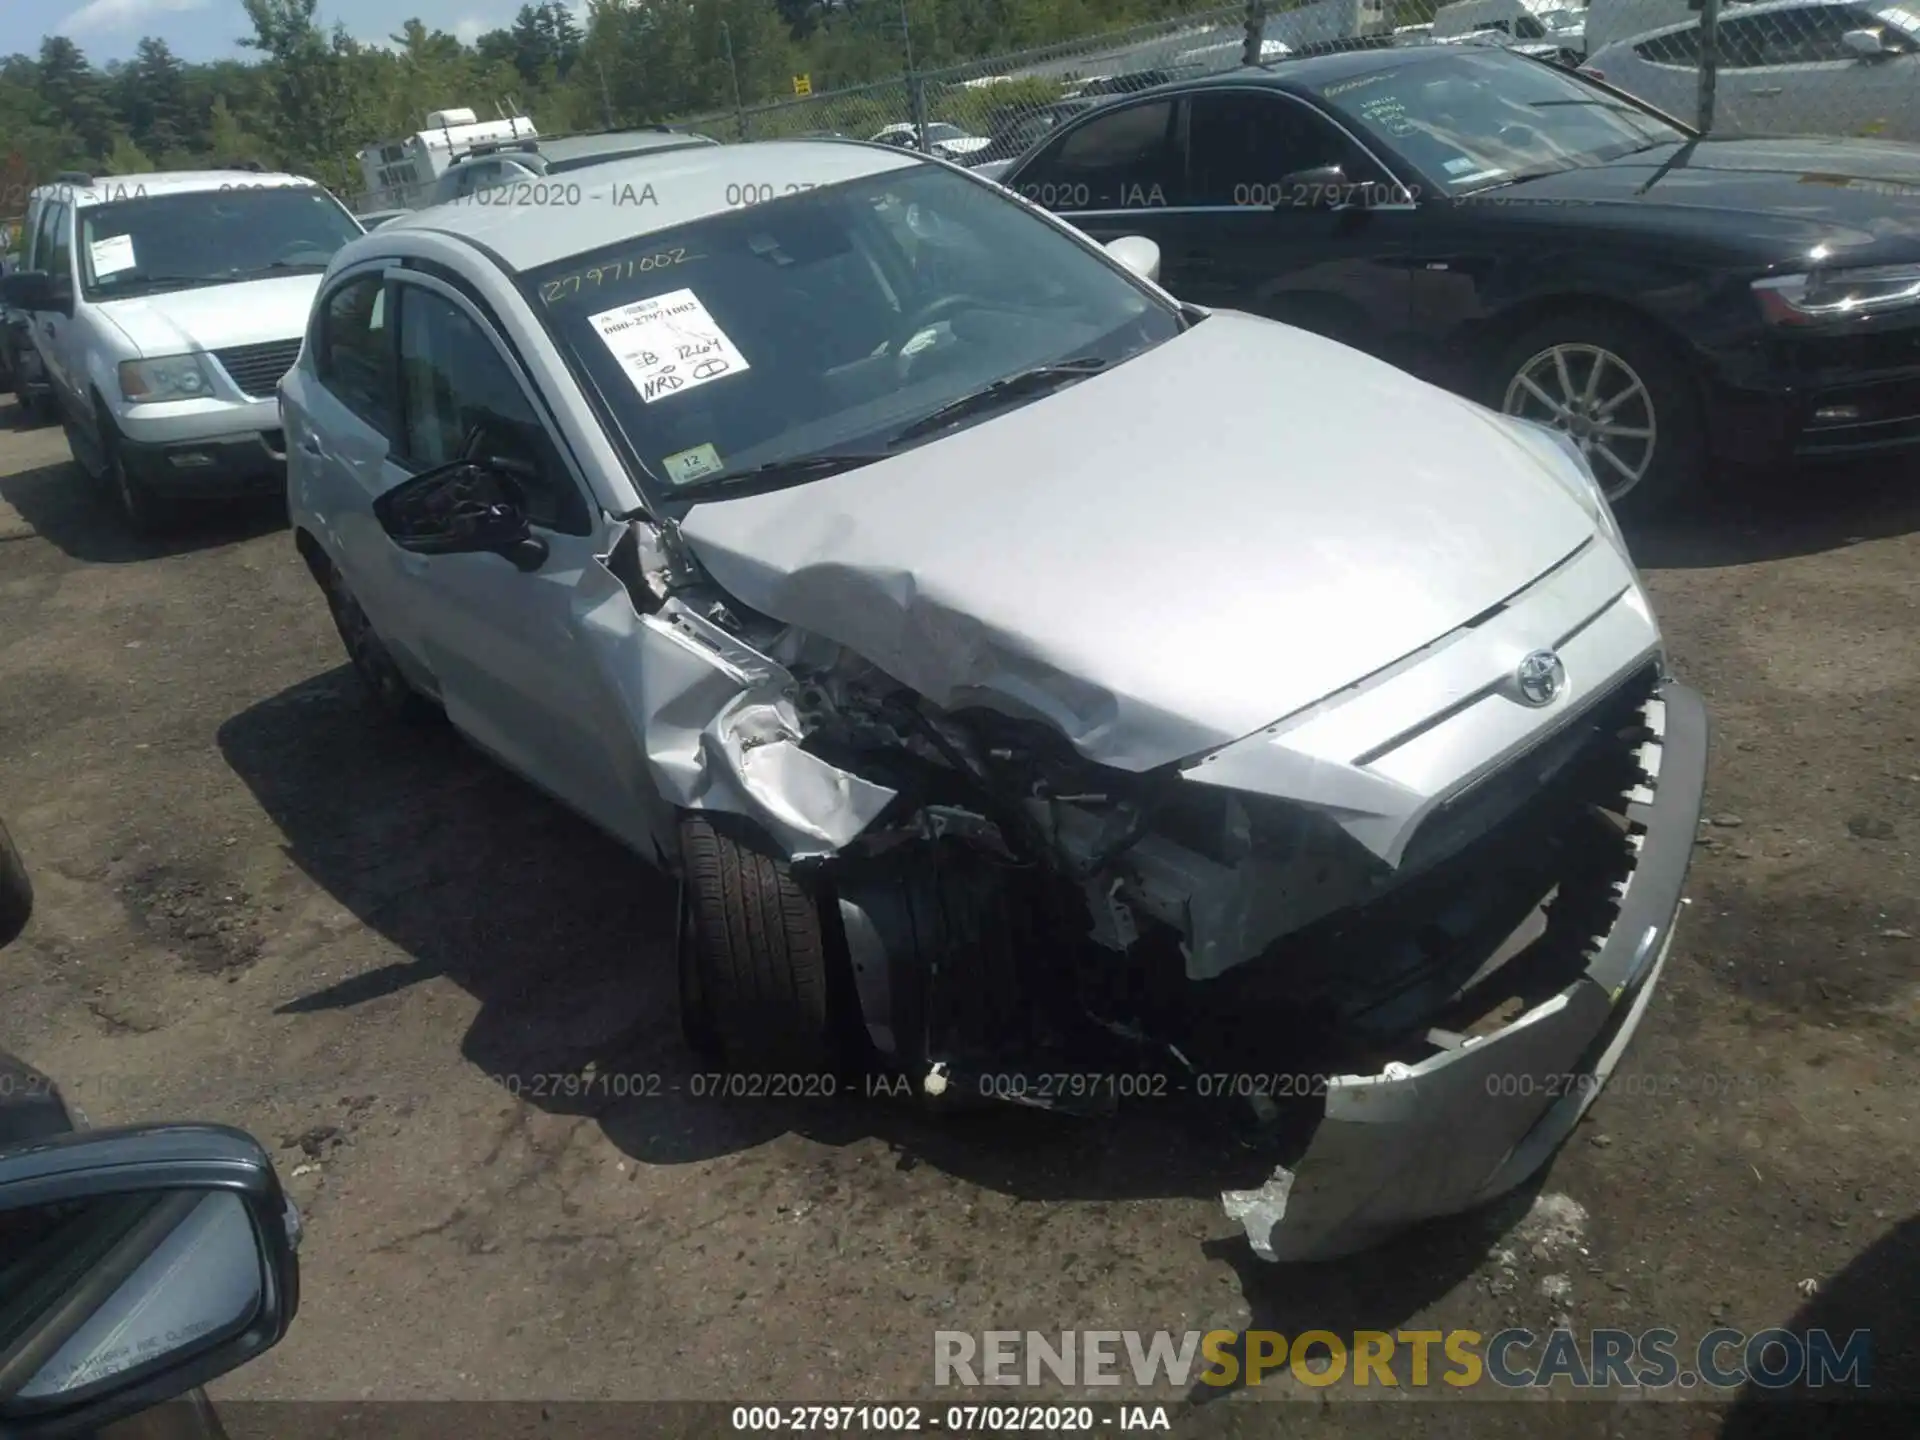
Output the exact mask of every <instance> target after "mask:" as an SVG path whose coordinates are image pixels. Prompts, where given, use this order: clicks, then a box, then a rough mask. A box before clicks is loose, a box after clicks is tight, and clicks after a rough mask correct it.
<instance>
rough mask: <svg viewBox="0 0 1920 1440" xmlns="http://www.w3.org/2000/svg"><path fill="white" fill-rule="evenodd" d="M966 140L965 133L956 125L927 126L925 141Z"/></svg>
mask: <svg viewBox="0 0 1920 1440" xmlns="http://www.w3.org/2000/svg"><path fill="white" fill-rule="evenodd" d="M967 138H968V137H967V132H966V131H964V130H962V129H961V128H960V127H959V126H958V125H943V124H935V125H929V126H927V139H929V140H965V139H967Z"/></svg>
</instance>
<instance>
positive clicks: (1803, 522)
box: [1627, 457, 1920, 570]
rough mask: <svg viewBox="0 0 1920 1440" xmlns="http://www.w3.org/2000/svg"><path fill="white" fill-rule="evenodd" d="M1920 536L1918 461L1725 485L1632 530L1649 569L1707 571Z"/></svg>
mask: <svg viewBox="0 0 1920 1440" xmlns="http://www.w3.org/2000/svg"><path fill="white" fill-rule="evenodd" d="M1916 530H1920V462H1916V461H1915V460H1913V459H1911V458H1901V457H1893V458H1888V459H1883V460H1880V461H1877V462H1875V463H1874V464H1871V465H1868V464H1849V465H1845V466H1837V465H1836V466H1830V467H1824V468H1813V467H1806V466H1796V467H1791V468H1780V469H1776V470H1768V471H1755V472H1752V473H1749V474H1745V475H1730V476H1726V477H1723V478H1722V480H1721V481H1720V482H1719V484H1718V486H1717V488H1716V493H1715V495H1714V496H1713V497H1712V498H1711V499H1708V500H1705V501H1703V502H1701V503H1700V504H1698V505H1696V506H1694V507H1692V508H1691V509H1690V510H1687V511H1685V512H1684V513H1682V514H1679V515H1676V516H1674V517H1672V518H1671V519H1665V520H1661V521H1647V522H1642V523H1641V524H1639V525H1630V526H1628V527H1627V545H1628V548H1629V549H1630V550H1631V551H1632V552H1633V558H1634V560H1635V562H1636V563H1637V564H1638V565H1639V566H1640V567H1641V568H1642V569H1643V570H1709V569H1716V568H1719V567H1721V566H1727V565H1752V564H1757V563H1759V562H1762V561H1766V560H1784V559H1790V558H1792V557H1795V556H1800V555H1817V554H1819V553H1821V552H1823V551H1827V550H1840V549H1844V548H1845V547H1847V546H1849V545H1857V544H1860V543H1862V542H1863V541H1868V540H1884V539H1888V538H1890V537H1892V536H1896V535H1906V534H1910V533H1912V532H1913V531H1916Z"/></svg>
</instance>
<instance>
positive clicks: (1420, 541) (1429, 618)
mask: <svg viewBox="0 0 1920 1440" xmlns="http://www.w3.org/2000/svg"><path fill="white" fill-rule="evenodd" d="M584 178H586V177H583V179H584ZM590 179H591V183H583V187H582V195H581V197H580V198H581V203H580V204H579V205H577V206H570V207H567V208H565V209H555V208H553V207H551V206H540V205H535V204H509V203H502V204H499V205H487V206H458V205H454V206H444V207H440V208H438V209H433V210H427V211H422V212H419V213H417V214H415V215H412V216H409V217H407V218H405V219H403V220H401V221H398V222H396V223H395V224H393V225H390V226H386V227H384V228H382V229H381V230H379V231H377V232H376V233H373V234H370V235H368V236H366V237H365V238H363V239H360V240H356V241H355V242H354V243H353V244H351V245H349V246H347V247H345V248H344V249H343V250H342V251H341V252H340V254H339V255H338V256H337V257H336V259H335V261H334V263H333V265H332V267H331V269H330V270H329V272H328V275H327V277H326V280H325V283H324V284H323V286H322V288H321V290H320V293H319V296H318V298H317V301H316V307H315V310H314V314H313V319H312V324H311V328H310V330H309V333H308V335H307V337H306V343H305V346H304V349H303V350H302V352H301V356H300V359H299V362H298V364H297V365H296V367H295V368H294V370H293V371H292V372H291V373H290V374H289V375H288V376H287V378H286V379H285V381H284V382H283V383H282V387H281V410H282V415H283V419H284V423H285V427H286V431H287V437H288V441H289V444H288V447H287V450H288V456H289V467H288V468H289V481H288V484H289V494H290V507H291V511H292V515H293V520H294V527H295V536H296V539H297V542H298V544H299V547H300V551H301V554H302V555H303V556H304V558H305V559H306V561H307V563H308V565H309V566H310V567H311V569H312V572H313V574H314V576H315V578H316V579H317V580H318V581H319V582H320V584H321V586H322V588H323V589H324V591H325V594H326V597H327V601H328V603H329V605H330V607H331V609H332V613H333V616H334V619H335V621H336V623H337V624H338V627H339V629H340V633H341V635H342V637H343V639H344V640H345V642H346V645H347V649H348V652H349V654H350V656H351V658H352V661H353V665H354V667H355V669H356V670H357V671H358V672H359V674H360V675H361V677H362V678H363V679H364V680H365V681H366V682H367V686H368V688H369V690H370V692H371V694H372V695H373V696H374V697H375V698H376V699H377V700H378V701H379V702H380V703H381V704H382V705H384V706H386V707H388V708H391V709H392V710H394V711H396V712H402V713H428V714H431V713H437V712H444V714H445V716H446V718H447V719H449V720H450V721H451V722H452V724H453V725H454V726H455V727H457V729H458V730H459V731H460V732H461V733H463V734H464V735H465V736H466V737H467V738H468V739H470V740H471V741H472V742H473V743H474V744H476V745H478V746H480V747H481V748H483V749H485V750H486V751H488V752H490V753H492V754H493V755H495V756H496V757H498V758H499V759H500V760H501V761H502V762H504V763H505V764H506V765H508V766H510V767H512V768H513V769H514V770H516V771H518V772H519V773H521V774H522V775H524V776H526V777H527V778H528V779H530V780H531V781H533V782H534V783H535V784H537V785H539V786H541V787H542V788H543V789H545V790H546V791H548V792H549V793H551V794H552V795H554V796H555V797H557V798H558V799H560V800H561V801H563V802H564V803H566V804H567V805H569V806H571V807H573V808H574V809H576V810H578V811H579V812H580V813H581V814H583V815H585V816H587V817H589V818H590V819H592V820H593V821H595V822H596V823H598V824H599V825H601V826H603V827H604V828H605V829H607V830H608V831H610V832H612V833H613V834H614V835H616V836H618V837H620V838H621V839H622V840H623V841H625V842H626V843H627V844H628V845H630V846H631V847H632V848H633V849H634V850H635V851H637V852H638V853H639V854H640V855H641V856H642V857H644V858H646V859H647V860H649V861H651V862H653V863H655V864H657V865H660V866H662V867H665V868H667V869H669V870H671V871H673V872H674V873H676V874H678V875H679V876H680V877H681V880H682V886H681V891H682V895H683V904H682V914H681V917H680V924H681V935H682V946H681V949H682V960H681V969H682V974H681V982H682V984H681V989H682V996H683V1008H684V1011H685V1015H686V1020H687V1024H688V1027H689V1030H690V1032H691V1033H693V1034H694V1035H696V1036H697V1037H699V1038H701V1039H702V1040H703V1041H705V1042H708V1043H711V1044H712V1045H713V1046H714V1047H716V1048H717V1050H718V1051H719V1053H720V1054H721V1055H722V1056H723V1057H724V1058H725V1060H726V1061H727V1062H728V1063H730V1064H732V1065H734V1066H736V1067H739V1068H741V1069H752V1070H758V1071H762V1072H781V1073H789V1074H790V1073H794V1072H798V1071H811V1070H824V1069H827V1068H829V1067H840V1066H844V1065H847V1064H861V1065H875V1066H880V1067H884V1068H885V1069H886V1070H888V1071H889V1072H890V1073H893V1074H895V1075H898V1076H901V1077H904V1079H905V1081H906V1082H907V1083H910V1084H911V1086H912V1087H913V1088H914V1090H915V1091H916V1092H918V1093H922V1094H924V1095H926V1096H929V1097H936V1098H944V1099H949V1100H951V1099H954V1098H958V1097H961V1096H968V1095H980V1094H986V1095H990V1096H995V1097H999V1098H1005V1099H1010V1100H1016V1101H1020V1100H1024V1101H1027V1102H1029V1103H1047V1104H1053V1105H1060V1106H1073V1105H1083V1104H1084V1105H1097V1104H1105V1103H1109V1102H1111V1101H1112V1100H1113V1099H1114V1098H1115V1097H1116V1096H1120V1097H1124V1096H1126V1095H1130V1094H1151V1095H1161V1094H1179V1093H1184V1094H1188V1095H1200V1096H1217V1095H1231V1096H1243V1097H1245V1098H1246V1099H1247V1100H1248V1101H1250V1102H1255V1103H1256V1104H1258V1103H1259V1102H1268V1101H1271V1100H1273V1099H1275V1098H1278V1097H1280V1096H1282V1095H1286V1094H1291V1093H1294V1092H1296V1091H1297V1092H1298V1093H1299V1094H1300V1095H1301V1096H1302V1097H1303V1098H1304V1099H1305V1100H1306V1101H1307V1103H1308V1104H1310V1105H1311V1106H1312V1107H1314V1110H1313V1117H1312V1119H1313V1124H1312V1129H1311V1135H1310V1138H1309V1140H1308V1143H1307V1144H1306V1146H1305V1149H1304V1153H1303V1154H1299V1155H1297V1156H1296V1157H1295V1158H1293V1160H1292V1162H1291V1163H1289V1164H1287V1165H1285V1166H1282V1167H1281V1168H1279V1169H1278V1170H1274V1171H1271V1173H1267V1170H1266V1167H1265V1166H1262V1168H1261V1171H1260V1172H1256V1173H1252V1174H1234V1173H1225V1172H1224V1169H1223V1175H1222V1180H1223V1183H1232V1184H1237V1185H1244V1186H1249V1187H1252V1188H1245V1189H1233V1190H1230V1191H1228V1192H1227V1193H1226V1195H1225V1197H1224V1198H1225V1203H1226V1206H1227V1209H1228V1211H1229V1212H1230V1213H1231V1214H1232V1215H1234V1216H1236V1217H1238V1218H1239V1219H1241V1220H1242V1221H1243V1222H1244V1223H1245V1225H1246V1228H1247V1231H1248V1234H1249V1236H1250V1238H1251V1240H1252V1243H1253V1245H1254V1247H1255V1248H1256V1250H1257V1251H1258V1252H1259V1253H1260V1254H1262V1255H1264V1256H1267V1257H1269V1258H1275V1259H1312V1258H1326V1257H1330V1256H1335V1255H1339V1254H1343V1253H1347V1252H1350V1251H1352V1250H1355V1249H1358V1248H1361V1247H1364V1246H1367V1245H1370V1244H1372V1243H1374V1242H1375V1241H1377V1240H1378V1239H1379V1238H1381V1237H1382V1236H1384V1235H1386V1234H1388V1233H1391V1232H1392V1231H1393V1230H1395V1229H1397V1228H1399V1227H1402V1226H1405V1225H1407V1224H1409V1223H1411V1222H1413V1221H1416V1220H1419V1219H1421V1218H1424V1217H1427V1216H1432V1215H1439V1214H1445V1213H1450V1212H1454V1211H1459V1210H1463V1209H1466V1208H1468V1207H1470V1206H1472V1205H1474V1204H1476V1203H1478V1202H1480V1201H1481V1200H1483V1199H1486V1198H1489V1197H1491V1196H1494V1195H1496V1194H1499V1193H1500V1192H1502V1191H1504V1190H1506V1189H1508V1188H1511V1187H1512V1186H1514V1185H1516V1184H1518V1183H1519V1182H1520V1181H1522V1180H1523V1179H1525V1178H1526V1177H1527V1176H1529V1175H1530V1174H1532V1173H1533V1172H1535V1171H1536V1170H1538V1169H1539V1167H1540V1166H1541V1165H1542V1164H1544V1163H1545V1161H1546V1160H1547V1158H1548V1157H1549V1156H1550V1155H1551V1153H1552V1152H1553V1150H1554V1148H1555V1147H1556V1145H1557V1144H1558V1143H1559V1142H1560V1141H1561V1140H1562V1139H1563V1138H1564V1137H1565V1136H1566V1134H1567V1133H1568V1132H1569V1130H1570V1129H1571V1127H1572V1126H1573V1124H1574V1123H1575V1121H1576V1120H1577V1119H1578V1117H1579V1114H1580V1113H1581V1111H1582V1110H1584V1108H1585V1107H1586V1106H1587V1105H1588V1104H1589V1103H1591V1101H1592V1099H1593V1097H1594V1095H1595V1093H1596V1092H1597V1090H1598V1088H1599V1086H1600V1084H1601V1083H1602V1082H1603V1081H1604V1079H1605V1078H1606V1076H1607V1074H1608V1073H1609V1072H1610V1070H1611V1069H1612V1067H1613V1065H1614V1064H1615V1062H1616V1060H1617V1059H1618V1057H1619V1055H1620V1052H1621V1050H1622V1049H1623V1047H1624V1046H1625V1044H1626V1043H1627V1040H1628V1038H1629V1036H1630V1035H1631V1033H1632V1031H1633V1029H1634V1027H1635V1025H1636V1024H1637V1022H1638V1021H1639V1018H1640V1016H1641V1013H1642V1011H1643V1010H1644V1008H1645V1006H1646V1004H1647V1000H1648V997H1649V995H1650V994H1651V992H1652V989H1653V986H1654V984H1655V982H1656V980H1657V979H1658V976H1659V973H1660V969H1661V966H1662V964H1663V963H1664V960H1665V957H1666V954H1667V948H1668V944H1669V942H1670V940H1671V937H1672V929H1673V924H1674V919H1675V916H1676V914H1677V913H1678V910H1679V907H1680V903H1681V896H1680V891H1681V885H1682V882H1683V880H1684V878H1685V875H1686V869H1687V864H1688V860H1689V858H1690V855H1691V850H1692V844H1693V836H1694V830H1695V825H1696V823H1697V819H1698V814H1699V807H1700V796H1701V789H1702V783H1703V775H1704V770H1705V763H1706V729H1707V726H1706V717H1705V714H1704V711H1703V708H1702V706H1701V703H1700V701H1699V699H1698V698H1697V696H1696V695H1695V694H1694V693H1693V692H1691V691H1689V690H1687V689H1685V688H1683V687H1681V686H1679V685H1678V684H1676V683H1674V681H1673V680H1672V678H1671V677H1670V676H1669V674H1668V671H1667V666H1666V658H1665V652H1664V649H1663V646H1662V643H1661V638H1660V631H1659V628H1658V626H1657V624H1656V622H1655V619H1654V617H1653V614H1652V612H1651V609H1650V607H1649V603H1648V599H1647V595H1646V592H1645V590H1644V589H1643V588H1642V586H1641V583H1640V580H1639V577H1638V575H1637V573H1636V571H1635V569H1634V566H1633V564H1632V562H1631V560H1630V559H1629V557H1628V554H1627V551H1626V547H1625V544H1624V542H1623V540H1622V538H1621V535H1620V533H1619V531H1618V530H1617V529H1616V527H1615V525H1614V521H1613V517H1612V515H1611V513H1610V511H1609V510H1608V507H1607V504H1606V502H1605V500H1604V499H1603V498H1602V496H1601V494H1600V491H1599V489H1598V487H1597V486H1596V484H1595V482H1594V478H1593V476H1592V474H1591V473H1590V472H1589V470H1588V469H1587V466H1586V464H1585V463H1584V461H1583V459H1582V457H1581V455H1580V453H1579V451H1578V449H1577V448H1576V447H1575V446H1573V445H1572V444H1571V443H1570V442H1569V441H1567V440H1566V439H1565V438H1563V437H1562V436H1560V435H1558V434H1557V433H1555V432H1553V431H1550V430H1547V429H1545V428H1541V427H1537V426H1534V425H1531V424H1529V423H1526V422H1521V421H1517V420H1511V419H1507V418H1503V417H1501V416H1499V415H1496V414H1494V413H1492V412H1490V411H1488V410H1486V409H1483V408H1481V407H1479V406H1477V405H1474V404H1472V403H1470V402H1468V401H1465V400H1461V399H1459V398H1456V397H1455V396H1452V395H1450V394H1447V393H1445V392H1443V391H1441V390H1439V389H1436V388H1434V387H1432V386H1429V385H1427V384H1424V383H1422V382H1420V381H1418V380H1415V379H1413V378H1411V377H1409V376H1407V375H1405V374H1403V373H1401V372H1399V371H1397V370H1394V369H1392V368H1390V367H1388V366H1386V365H1384V364H1382V363H1380V362H1378V361H1375V360H1373V359H1370V358H1368V357H1366V356H1364V355H1361V354H1359V353H1358V352H1356V351H1353V350H1350V349H1346V348H1344V347H1342V346H1340V345H1337V344H1334V343H1332V342H1330V341H1327V340H1324V339H1321V338H1319V337H1316V336H1313V335H1310V334H1307V333H1304V332H1301V331H1297V330H1293V329H1290V328H1287V327H1285V326H1281V325H1278V324H1274V323H1271V322H1268V321H1265V320H1261V319H1257V318H1254V317H1251V316H1248V315H1242V314H1237V313H1232V312H1227V311H1215V312H1211V313H1210V312H1207V311H1204V310H1200V309H1197V308H1194V307H1191V306H1187V305H1183V304H1181V303H1180V302H1178V301H1177V300H1175V299H1173V298H1172V297H1170V296H1168V295H1167V294H1166V293H1165V292H1164V291H1162V290H1161V289H1160V288H1159V287H1158V286H1157V284H1156V283H1155V282H1154V279H1153V277H1154V275H1155V274H1156V273H1157V254H1158V252H1157V250H1156V249H1155V247H1154V246H1153V244H1152V243H1151V242H1147V241H1143V240H1139V239H1123V240H1118V241H1115V242H1114V243H1113V244H1112V245H1111V246H1110V247H1108V248H1106V249H1102V248H1101V247H1099V246H1097V245H1095V244H1094V243H1093V242H1092V241H1090V240H1087V239H1086V238H1084V237H1083V236H1081V235H1079V234H1078V233H1076V232H1075V231H1073V230H1071V229H1069V228H1067V227H1066V226H1064V225H1063V224H1061V223H1060V222H1058V221H1056V220H1054V219H1052V218H1051V217H1049V216H1048V215H1046V214H1045V213H1044V212H1042V211H1040V210H1038V209H1037V208H1035V207H1033V206H1030V205H1028V204H1026V203H1025V202H1023V201H1021V200H1019V199H1017V198H1016V197H1014V196H1012V195H1010V194H1008V193H1007V192H1006V191H1003V190H1001V189H999V188H998V187H996V186H994V185H992V184H991V183H988V182H985V181H982V180H980V179H978V178H977V177H974V176H971V175H969V174H967V173H966V172H964V171H962V170H960V169H958V168H956V167H954V166H952V165H949V164H947V163H945V162H943V161H940V160H938V159H936V158H930V157H924V156H918V155H914V154H911V153H904V152H901V151H899V150H897V149H890V148H886V147H876V146H867V145H862V144H859V143H853V142H848V143H834V142H817V141H816V142H773V143H762V144H753V145H738V146H726V147H718V148H713V149H701V150H694V151H683V152H676V153H672V154H666V155H659V156H655V157H649V158H642V159H636V160H631V161H626V162H621V163H618V164H613V165H608V166H604V167H600V168H598V169H596V170H595V171H593V172H591V175H590ZM1309 1076H1312V1077H1315V1078H1313V1079H1312V1080H1310V1081H1309V1080H1308V1079H1307V1078H1306V1077H1309ZM1062 1077H1067V1078H1066V1079H1065V1080H1064V1081H1063V1079H1062ZM1143 1077H1144V1078H1143ZM1275 1077H1279V1078H1282V1079H1287V1083H1286V1084H1285V1085H1276V1084H1272V1083H1270V1082H1271V1081H1272V1080H1273V1079H1274V1078H1275ZM1287 1077H1294V1078H1291V1079H1288V1078H1287ZM1123 1082H1124V1083H1123ZM1296 1082H1297V1083H1296ZM1226 1163H1227V1162H1223V1167H1224V1165H1225V1164H1226Z"/></svg>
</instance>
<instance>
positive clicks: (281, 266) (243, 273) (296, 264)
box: [232, 260, 327, 280]
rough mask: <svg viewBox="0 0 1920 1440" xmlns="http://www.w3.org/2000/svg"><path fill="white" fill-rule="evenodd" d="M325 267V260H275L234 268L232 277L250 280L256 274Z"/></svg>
mask: <svg viewBox="0 0 1920 1440" xmlns="http://www.w3.org/2000/svg"><path fill="white" fill-rule="evenodd" d="M326 268H327V262H326V261H325V260H275V261H272V262H271V263H269V264H266V265H255V266H254V267H253V268H252V269H250V270H236V271H234V272H233V277H232V278H234V279H235V280H251V279H253V278H254V277H255V276H257V275H273V274H277V273H278V272H280V271H282V270H324V269H326Z"/></svg>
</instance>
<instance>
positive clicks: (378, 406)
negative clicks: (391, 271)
mask: <svg viewBox="0 0 1920 1440" xmlns="http://www.w3.org/2000/svg"><path fill="white" fill-rule="evenodd" d="M392 333H393V332H392V330H391V328H390V327H389V325H388V317H387V287H386V281H385V280H384V279H382V278H381V277H380V276H378V275H366V276H363V277H361V278H360V279H358V280H353V281H349V282H348V283H347V284H345V285H342V286H341V287H340V288H339V289H338V290H335V291H334V292H333V294H331V295H330V296H328V297H327V302H326V305H325V306H324V307H323V308H322V309H321V312H320V326H319V333H318V335H317V336H316V337H315V338H316V340H317V342H318V343H317V344H316V345H315V346H314V352H313V363H314V369H315V370H317V371H318V372H319V375H320V382H321V384H323V385H325V386H326V387H327V389H328V390H329V391H330V392H331V393H332V394H333V396H334V398H335V399H337V400H338V401H339V402H340V403H341V404H342V405H344V406H346V407H347V408H348V409H349V410H351V411H352V412H353V413H354V414H355V415H358V416H359V417H360V418H361V419H362V420H364V421H366V422H367V423H368V424H369V425H371V426H373V428H374V429H376V430H378V431H379V432H380V433H381V434H382V435H385V436H386V437H387V438H388V439H392V438H393V435H394V431H395V428H396V427H395V424H394V404H393V380H392V374H393V372H392V363H391V360H392V354H393V351H392Z"/></svg>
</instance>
